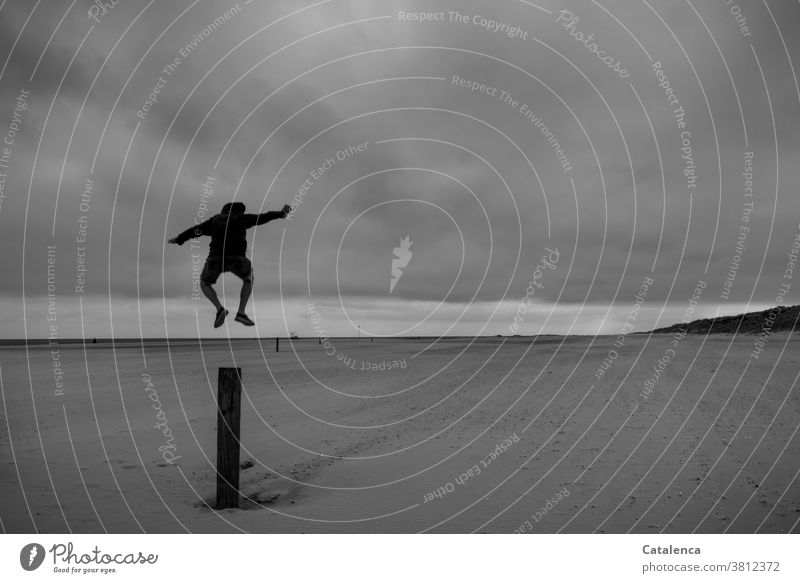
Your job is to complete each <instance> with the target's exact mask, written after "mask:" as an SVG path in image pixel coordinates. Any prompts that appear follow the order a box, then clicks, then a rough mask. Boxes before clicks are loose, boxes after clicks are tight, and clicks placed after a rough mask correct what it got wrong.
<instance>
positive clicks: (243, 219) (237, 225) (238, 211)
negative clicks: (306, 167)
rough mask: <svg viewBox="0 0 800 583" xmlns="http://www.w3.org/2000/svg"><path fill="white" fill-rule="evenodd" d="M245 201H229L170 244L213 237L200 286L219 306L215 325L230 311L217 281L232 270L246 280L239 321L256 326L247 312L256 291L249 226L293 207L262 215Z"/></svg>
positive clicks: (277, 215) (240, 304) (213, 302)
mask: <svg viewBox="0 0 800 583" xmlns="http://www.w3.org/2000/svg"><path fill="white" fill-rule="evenodd" d="M246 208H247V207H245V205H244V203H243V202H229V203H226V204H225V205H224V206H223V207H222V212H221V213H220V214H218V215H214V216H213V217H211V218H210V219H208V220H207V221H204V222H202V223H200V224H199V225H196V226H194V227H191V228H189V229H186V230H185V231H184V232H183V233H181V234H180V235H178V236H177V237H175V238H173V239H170V240H169V242H170V243H175V244H177V245H183V244H184V243H185V242H186V241H188V240H189V239H196V238H197V237H202V236H203V235H209V236H210V237H211V243H210V245H209V249H208V258H207V259H206V264H205V266H204V267H203V272H202V273H201V274H200V289H202V290H203V293H204V294H205V296H206V297H207V298H208V299H209V300H211V303H212V304H214V307H215V308H216V309H217V316H216V318H215V319H214V328H219V327H220V326H222V324H223V323H224V322H225V316H227V315H228V310H226V309H225V308H224V307H222V304H221V303H220V302H219V298H218V297H217V292H216V291H214V288H213V287H212V286H213V284H215V283H216V282H217V279H218V278H219V276H220V274H222V273H224V272H226V271H230V272H231V273H233V274H234V275H236V276H237V277H239V279H241V280H242V292H241V294H240V296H239V311H238V312H237V313H236V321H237V322H240V323H242V324H244V325H245V326H254V325H255V322H253V321H252V320H251V319H250V318H248V317H247V314H245V308H246V306H247V301H248V300H249V299H250V294H251V293H252V291H253V266H252V265H251V264H250V260H249V259H248V258H247V255H246V254H247V229H249V228H250V227H255V226H256V225H263V224H264V223H268V222H269V221H272V220H275V219H285V218H286V215H288V214H289V212H290V211H291V210H292V207H290V206H289V205H288V204H287V205H284V207H283V210H280V211H272V212H268V213H261V214H259V215H254V214H249V213H248V214H245V212H244V211H245V209H246Z"/></svg>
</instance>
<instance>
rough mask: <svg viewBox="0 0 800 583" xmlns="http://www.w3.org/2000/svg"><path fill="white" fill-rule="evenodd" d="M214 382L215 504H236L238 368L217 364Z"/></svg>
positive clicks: (233, 505) (239, 392)
mask: <svg viewBox="0 0 800 583" xmlns="http://www.w3.org/2000/svg"><path fill="white" fill-rule="evenodd" d="M217 383H218V390H219V392H218V395H217V508H239V420H240V418H241V415H240V413H241V401H242V369H240V368H223V367H220V369H219V378H218V381H217Z"/></svg>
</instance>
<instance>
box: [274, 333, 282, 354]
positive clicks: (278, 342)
mask: <svg viewBox="0 0 800 583" xmlns="http://www.w3.org/2000/svg"><path fill="white" fill-rule="evenodd" d="M280 342H281V339H280V338H278V337H277V336H276V337H275V352H280V351H281V344H280Z"/></svg>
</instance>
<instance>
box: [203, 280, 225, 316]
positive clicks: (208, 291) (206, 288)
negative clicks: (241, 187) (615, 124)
mask: <svg viewBox="0 0 800 583" xmlns="http://www.w3.org/2000/svg"><path fill="white" fill-rule="evenodd" d="M200 289H201V290H203V294H204V295H205V296H206V297H207V298H208V299H209V300H210V301H211V303H212V304H214V307H215V308H216V309H217V311H218V312H219V310H220V309H221V308H222V304H221V303H219V298H218V297H217V292H216V291H214V287H213V286H212V285H211V284H210V283H207V282H205V281H203V280H202V279H201V280H200Z"/></svg>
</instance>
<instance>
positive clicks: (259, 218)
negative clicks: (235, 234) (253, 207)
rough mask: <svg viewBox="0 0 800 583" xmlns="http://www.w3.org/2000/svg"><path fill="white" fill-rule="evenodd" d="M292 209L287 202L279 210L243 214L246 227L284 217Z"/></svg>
mask: <svg viewBox="0 0 800 583" xmlns="http://www.w3.org/2000/svg"><path fill="white" fill-rule="evenodd" d="M291 211H292V207H290V206H289V205H288V204H286V205H283V209H281V210H279V211H269V212H266V213H261V214H259V215H253V214H247V215H245V216H244V217H245V224H246V225H247V228H248V229H249V228H250V227H255V226H256V225H263V224H264V223H268V222H270V221H274V220H275V219H285V218H286V215H288V214H289V213H290V212H291Z"/></svg>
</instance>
